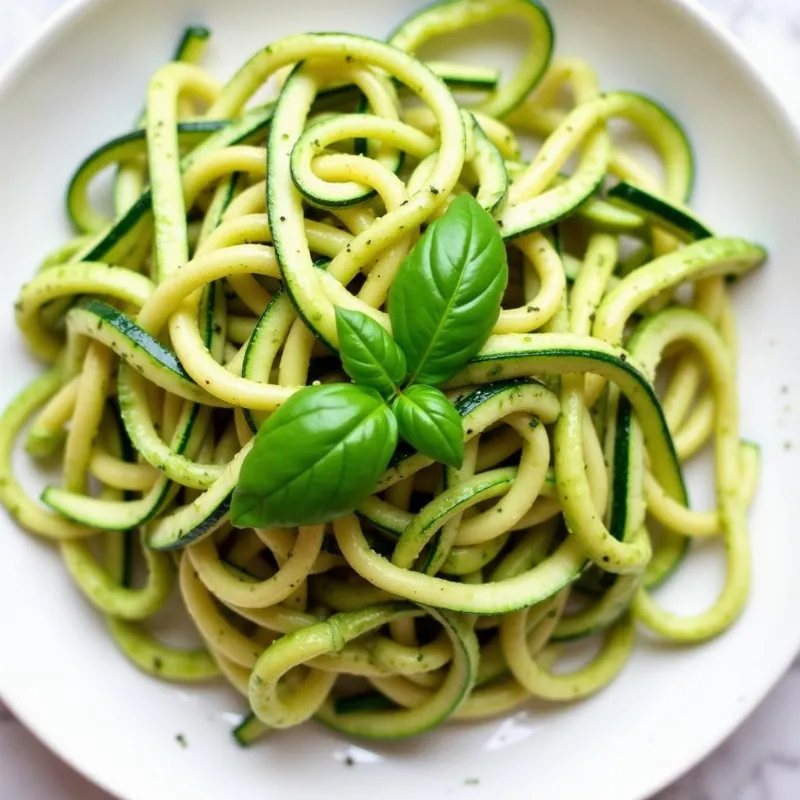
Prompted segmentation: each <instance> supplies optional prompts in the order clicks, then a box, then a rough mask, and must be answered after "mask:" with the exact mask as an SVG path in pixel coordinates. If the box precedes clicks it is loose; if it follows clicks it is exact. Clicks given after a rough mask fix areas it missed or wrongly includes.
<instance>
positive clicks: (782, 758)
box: [0, 0, 800, 800]
mask: <svg viewBox="0 0 800 800" xmlns="http://www.w3.org/2000/svg"><path fill="white" fill-rule="evenodd" d="M62 2H63V0H0V65H2V64H4V63H5V61H6V60H7V59H8V58H9V56H10V55H11V54H12V53H13V52H14V50H15V49H16V48H17V47H19V46H20V44H21V43H22V42H23V41H24V40H25V39H26V38H28V37H29V36H30V35H31V34H32V33H33V32H34V31H35V30H36V28H37V26H38V25H40V24H41V21H42V20H43V19H44V18H45V17H46V16H47V15H48V14H49V13H50V12H51V11H53V10H54V9H55V8H57V7H58V6H59V5H61V4H62ZM701 2H702V4H703V5H705V6H706V7H707V8H708V9H709V10H710V11H711V12H712V13H713V14H715V15H716V16H717V17H718V18H719V19H720V20H721V21H722V22H723V24H725V25H726V26H727V27H729V28H730V29H731V30H732V31H733V32H734V33H735V34H736V35H737V36H738V37H739V38H740V39H741V40H742V41H743V42H744V44H745V46H746V47H747V49H748V51H749V52H750V54H751V56H752V57H753V58H754V59H755V61H756V63H757V64H759V66H760V67H761V68H762V70H763V71H764V73H765V74H766V76H767V78H768V79H769V80H770V81H771V82H772V83H773V85H775V86H776V87H777V88H778V89H779V90H781V96H782V97H783V98H784V99H785V100H786V102H787V104H788V105H789V108H790V110H791V111H793V112H794V113H795V114H796V115H797V119H798V120H800V88H798V86H797V82H796V77H797V75H800V0H701ZM798 708H800V659H798V661H797V662H796V663H795V664H794V666H793V668H792V669H791V670H790V671H789V673H788V674H787V675H786V676H785V677H784V678H783V680H782V681H781V682H780V683H779V684H778V686H777V687H776V688H775V689H774V690H773V691H772V692H771V693H770V695H769V696H768V697H767V699H766V700H765V701H764V702H763V703H762V705H761V706H760V707H759V708H758V709H757V710H756V711H755V712H754V713H753V715H752V716H751V717H750V718H749V719H748V720H747V721H746V722H745V723H744V724H743V725H742V727H741V728H740V729H739V730H738V731H737V732H736V733H734V734H733V736H731V738H730V739H729V740H728V741H727V742H725V743H724V744H723V745H722V746H720V747H719V749H718V750H716V752H714V753H713V754H712V755H711V756H710V757H709V758H708V759H706V760H705V761H704V762H703V763H702V764H700V765H699V766H698V767H696V768H695V769H694V770H692V771H691V772H690V773H689V774H687V775H686V776H684V777H683V778H682V779H681V780H680V781H678V782H677V783H676V784H674V785H673V786H671V787H670V788H668V789H666V790H665V791H663V792H662V793H660V794H659V795H658V796H657V797H656V798H653V799H652V800H796V799H797V798H800V718H799V717H798V715H797V713H796V710H797V709H798ZM0 797H4V798H15V799H16V800H112V798H110V797H109V795H107V794H106V793H105V792H102V791H100V790H99V789H97V788H95V787H94V786H92V785H91V784H89V783H88V782H87V781H86V780H84V779H83V778H82V777H81V776H79V775H77V774H76V773H75V772H74V771H73V770H72V769H70V768H69V767H68V766H67V765H66V764H64V763H63V762H62V761H61V760H59V759H58V758H57V757H56V756H54V755H53V754H52V753H50V751H49V750H47V749H46V748H45V747H44V746H43V745H42V744H41V743H40V742H39V741H37V739H35V738H34V736H33V735H32V734H30V733H29V732H28V731H27V730H26V729H25V728H24V727H23V726H22V725H21V724H20V723H19V722H18V721H17V720H15V719H14V717H13V715H12V714H11V713H10V712H9V711H8V710H7V709H6V708H5V707H4V706H3V704H2V702H0Z"/></svg>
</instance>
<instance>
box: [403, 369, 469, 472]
mask: <svg viewBox="0 0 800 800" xmlns="http://www.w3.org/2000/svg"><path fill="white" fill-rule="evenodd" d="M392 411H394V415H395V416H396V417H397V425H398V428H399V429H400V435H401V436H402V437H403V438H404V439H405V440H406V441H407V442H408V443H409V444H410V445H411V446H412V447H416V449H417V450H419V452H420V453H424V454H425V455H426V456H429V457H430V458H435V459H436V460H437V461H442V462H443V463H445V464H449V465H450V466H451V467H460V466H461V463H462V462H463V460H464V431H463V427H462V423H461V415H460V414H459V413H458V411H456V409H455V406H454V405H453V404H452V403H451V402H450V401H449V400H448V399H447V397H445V395H443V394H442V393H441V392H440V391H439V390H438V389H434V388H433V386H425V385H424V384H416V385H415V386H409V388H408V389H406V390H405V391H404V392H403V393H402V394H401V395H399V396H398V398H397V399H396V400H395V401H394V403H393V404H392Z"/></svg>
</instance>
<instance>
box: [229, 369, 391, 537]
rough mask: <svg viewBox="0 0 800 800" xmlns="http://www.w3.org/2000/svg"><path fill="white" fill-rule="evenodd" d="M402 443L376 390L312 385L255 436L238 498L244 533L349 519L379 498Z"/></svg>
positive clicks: (235, 510) (234, 509) (238, 521)
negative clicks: (377, 487) (380, 481)
mask: <svg viewBox="0 0 800 800" xmlns="http://www.w3.org/2000/svg"><path fill="white" fill-rule="evenodd" d="M396 444H397V422H396V421H395V418H394V416H393V415H392V412H391V410H390V409H389V407H388V406H387V405H386V404H385V403H384V402H383V400H382V399H381V397H380V395H379V394H378V393H377V392H376V391H375V390H374V389H368V388H366V387H361V386H354V385H352V384H346V383H332V384H326V385H322V386H310V387H308V388H306V389H303V390H302V391H300V392H298V393H297V394H295V395H293V396H292V397H291V398H289V400H287V401H286V403H285V404H284V405H282V406H281V407H280V408H279V409H278V410H277V411H276V412H275V413H274V414H273V415H272V416H271V417H269V419H268V420H267V421H266V422H265V423H264V425H263V426H262V427H261V429H260V430H259V431H258V433H257V434H256V439H255V444H254V445H253V449H252V450H251V451H250V453H249V454H248V456H247V458H246V459H245V460H244V463H243V464H242V470H241V472H240V474H239V482H238V484H237V486H236V488H235V489H234V492H233V500H232V504H231V522H233V524H234V525H236V526H238V527H256V528H267V527H271V526H281V527H294V526H296V525H315V524H321V523H324V522H330V520H332V519H337V518H338V517H342V516H344V515H345V514H348V513H350V512H351V511H353V509H355V508H356V506H358V505H359V503H361V502H362V501H364V500H365V499H366V498H367V497H368V496H369V495H370V494H371V493H372V491H373V489H374V487H375V484H376V483H377V482H378V479H379V478H380V477H381V475H382V474H383V472H384V470H385V469H386V467H387V466H388V464H389V460H390V459H391V457H392V454H393V453H394V450H395V446H396Z"/></svg>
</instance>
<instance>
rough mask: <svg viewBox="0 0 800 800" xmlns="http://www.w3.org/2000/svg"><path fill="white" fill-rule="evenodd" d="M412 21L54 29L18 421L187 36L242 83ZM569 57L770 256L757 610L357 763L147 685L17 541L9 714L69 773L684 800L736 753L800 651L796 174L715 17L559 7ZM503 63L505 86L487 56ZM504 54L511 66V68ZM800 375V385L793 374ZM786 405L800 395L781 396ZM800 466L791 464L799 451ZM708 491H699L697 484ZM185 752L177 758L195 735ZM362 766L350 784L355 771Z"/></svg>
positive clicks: (757, 345) (7, 554) (275, 791)
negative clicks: (676, 133)
mask: <svg viewBox="0 0 800 800" xmlns="http://www.w3.org/2000/svg"><path fill="white" fill-rule="evenodd" d="M417 4H418V3H417V2H416V0H413V2H409V0H381V2H376V0H339V2H330V0H324V2H323V1H322V0H292V1H291V2H282V3H277V2H269V1H268V0H224V1H223V0H169V2H166V0H137V1H136V2H123V0H116V1H115V2H111V1H110V0H96V1H94V2H93V1H92V0H88V1H87V2H79V3H75V4H73V5H72V6H71V8H70V9H69V10H68V11H66V12H65V13H62V14H60V15H59V16H58V19H57V20H55V21H54V22H53V24H51V25H50V26H49V28H48V29H47V30H46V32H45V33H44V34H43V35H42V36H41V37H40V38H39V40H38V41H37V42H36V44H35V45H34V46H32V47H31V48H30V49H29V50H28V51H27V53H26V54H25V55H24V56H23V57H22V58H21V59H20V60H19V61H18V62H17V63H16V65H15V67H14V68H13V69H12V70H11V72H10V74H9V75H7V76H6V79H5V81H4V82H3V84H2V87H1V88H0V120H2V124H0V157H2V164H3V169H2V178H3V193H2V201H1V203H2V206H1V210H0V220H2V231H3V239H2V242H3V251H2V258H3V271H4V282H5V284H6V286H7V290H8V294H6V295H4V301H3V304H2V313H1V314H0V341H2V342H3V343H4V345H3V360H4V364H3V369H4V376H5V377H4V379H3V380H2V389H1V390H0V395H2V397H0V400H1V401H2V403H3V404H5V402H6V401H7V399H8V398H9V397H10V396H11V394H12V393H13V392H14V391H16V390H17V389H18V388H19V387H20V386H21V385H22V384H23V382H24V381H25V380H27V379H28V378H30V377H31V376H32V375H33V374H34V373H35V371H36V367H35V366H34V364H33V363H32V361H31V359H30V358H29V356H28V355H27V354H26V353H25V351H24V349H23V347H22V346H21V344H20V337H19V336H18V335H17V332H16V331H15V328H14V322H13V314H12V312H11V299H12V296H13V294H14V293H15V292H16V290H17V288H18V287H19V285H20V284H21V283H22V282H23V281H24V280H25V279H26V278H27V277H28V276H29V275H30V274H31V271H32V269H33V267H34V265H35V263H36V262H37V259H38V258H39V257H40V256H41V254H42V253H43V252H44V251H45V250H46V249H47V248H49V247H51V246H54V245H56V244H57V243H58V242H59V241H60V240H61V239H62V237H63V236H64V235H65V234H66V225H65V221H64V214H63V211H62V197H63V190H64V186H65V183H66V180H67V178H68V176H69V174H70V171H71V170H72V168H73V167H74V165H75V164H76V163H77V162H78V160H79V159H80V158H81V157H82V156H83V155H84V154H85V153H86V152H87V151H88V150H89V149H90V148H91V147H93V146H94V145H95V144H97V143H99V142H101V141H102V140H104V139H105V138H107V137H109V136H111V135H114V134H117V133H119V132H121V131H122V130H123V129H124V128H125V126H126V124H128V122H129V120H130V119H131V117H132V115H133V113H134V111H135V109H136V108H138V107H139V106H140V104H141V101H142V96H143V91H144V88H145V85H146V81H147V78H148V76H149V75H150V73H151V72H152V71H153V69H154V68H155V67H156V66H157V65H158V64H159V63H160V62H162V61H163V59H164V57H165V54H167V53H169V52H170V51H171V49H172V47H173V45H174V41H175V38H176V36H177V34H178V33H179V31H180V29H181V26H182V25H183V24H185V23H190V22H205V23H208V24H210V25H211V26H212V27H213V29H214V33H215V36H214V40H213V45H212V59H211V63H212V66H213V68H215V69H216V70H217V71H218V72H219V74H221V75H226V74H229V72H230V70H232V68H233V67H234V66H236V65H237V64H239V63H240V62H241V61H242V60H243V59H244V58H245V57H246V56H247V55H249V54H250V53H251V52H252V51H254V50H255V49H256V48H258V47H259V46H262V45H263V44H265V43H267V42H269V41H270V40H272V39H274V38H276V37H278V36H280V35H282V34H285V33H290V32H296V31H303V30H306V29H308V28H313V29H316V30H338V29H348V30H353V31H361V32H366V33H370V34H374V35H377V36H382V35H384V34H385V33H386V32H387V30H389V29H390V28H391V27H392V25H393V24H394V23H395V22H396V21H397V20H398V19H400V18H402V17H403V15H404V14H405V13H407V12H408V11H409V7H410V6H414V5H417ZM551 5H552V13H553V16H554V18H555V22H556V27H557V32H558V38H559V45H558V49H559V52H560V53H566V54H577V55H580V56H583V57H585V58H587V59H589V61H590V62H591V63H592V64H594V65H596V67H597V68H598V70H599V73H600V75H601V79H602V83H603V85H604V86H605V87H609V88H614V87H625V88H633V89H639V90H643V91H645V92H648V93H650V94H652V95H654V96H656V97H658V98H660V99H661V100H663V101H664V102H665V103H666V104H667V105H668V106H669V107H670V108H672V109H673V110H674V112H675V113H676V114H677V115H678V116H679V118H681V119H682V120H683V121H684V122H685V123H686V124H687V126H688V128H689V130H690V131H691V133H692V135H693V138H694V142H695V145H696V149H697V155H698V161H699V176H698V177H699V182H698V187H697V194H696V204H697V208H698V209H699V211H700V213H701V214H702V215H703V216H704V217H706V218H707V219H709V220H711V221H713V223H714V224H715V225H716V226H717V227H718V229H719V230H721V231H723V232H729V233H736V234H741V235H745V236H750V237H753V238H755V239H758V240H761V241H763V242H765V243H767V244H768V245H769V246H770V248H771V250H772V259H771V261H770V264H769V266H768V267H767V268H766V269H765V270H763V271H762V272H761V274H760V275H758V276H757V277H755V278H750V279H748V280H747V282H746V283H745V284H744V285H742V286H741V287H740V288H739V289H738V291H737V301H738V302H737V307H738V311H739V319H740V322H741V326H742V331H743V335H742V367H741V377H740V385H741V392H742V406H743V420H742V424H743V433H744V435H745V436H747V437H749V438H752V439H755V440H757V441H759V442H761V444H762V446H763V454H764V473H763V482H762V486H761V489H760V492H759V495H758V500H757V503H756V506H755V508H754V511H753V514H752V529H753V556H754V588H753V594H752V598H751V601H750V604H749V606H748V609H747V612H746V614H745V615H744V617H743V619H742V620H741V622H740V623H739V624H738V625H737V626H736V627H735V628H734V629H733V630H732V631H731V632H730V633H728V634H727V635H725V636H724V637H722V638H720V639H719V640H717V641H715V642H713V643H712V644H709V645H707V646H704V647H699V648H695V649H677V648H663V647H658V646H655V645H650V646H644V645H643V646H641V647H640V648H639V649H638V651H637V653H636V656H635V658H634V659H633V661H632V662H631V663H630V665H629V666H628V668H627V669H626V670H625V672H624V674H623V676H622V678H621V679H620V680H618V681H617V682H616V683H615V684H614V685H613V686H612V687H611V688H610V689H609V690H608V691H606V692H604V693H602V694H601V695H600V696H598V697H596V698H594V699H592V700H589V701H587V702H583V703H579V704H576V705H574V706H570V707H565V708H552V709H544V708H531V709H530V710H527V711H523V712H521V713H519V714H517V715H515V716H514V717H513V718H511V719H507V720H502V721H494V722H489V723H485V724H482V725H471V726H465V725H461V726H456V727H448V728H446V729H445V730H443V731H441V732H439V733H436V734H434V735H431V736H429V737H426V738H424V739H422V740H420V741H412V742H408V743H405V744H400V745H392V744H386V745H384V744H381V745H375V746H373V745H364V744H363V743H361V745H357V744H351V743H349V742H346V741H343V740H342V739H340V738H338V737H336V736H334V735H332V734H330V733H327V732H325V731H323V730H321V729H319V728H317V727H314V726H313V725H312V726H308V727H305V728H303V729H302V730H299V731H294V732H290V733H286V734H281V735H278V736H275V737H274V738H273V739H272V740H271V741H270V742H269V743H268V744H266V745H265V746H263V747H259V748H258V749H256V750H254V751H242V750H239V749H237V747H236V746H235V745H234V744H233V743H232V741H231V738H230V736H229V733H228V731H229V728H230V726H231V723H232V722H233V721H235V719H236V718H237V716H238V714H239V713H240V706H239V701H238V700H237V699H236V698H235V697H234V696H233V695H232V694H231V693H229V692H228V691H226V690H225V689H223V688H211V689H208V688H207V689H202V690H197V689H189V688H187V689H182V688H178V689H176V688H174V687H171V686H167V685H164V684H162V683H159V682H156V681H153V680H150V679H148V678H146V677H144V676H142V675H140V674H139V673H138V672H136V671H135V670H134V669H133V668H132V667H130V666H129V665H128V664H127V663H126V662H125V661H124V660H123V659H122V657H121V656H119V655H118V653H117V652H116V651H115V649H114V647H113V646H112V644H111V643H110V642H109V640H108V638H107V636H106V635H105V632H104V630H103V626H102V623H101V621H100V620H99V618H98V616H97V614H95V613H94V612H93V611H92V610H90V609H89V608H88V606H87V605H86V603H84V602H83V600H82V599H81V597H79V596H78V594H77V592H76V591H75V589H74V588H73V586H72V585H71V583H70V581H69V580H68V579H67V577H66V575H65V572H64V569H63V567H62V566H61V564H60V562H59V559H58V556H57V554H56V553H55V552H53V551H52V550H51V549H50V548H49V547H47V546H45V545H43V544H41V543H39V542H37V541H34V540H33V539H32V538H30V537H27V536H25V535H24V534H22V533H21V532H20V531H18V530H17V529H16V527H15V526H14V524H13V523H12V522H10V521H9V520H7V519H6V518H5V517H2V518H0V618H1V619H2V622H0V690H1V691H2V694H3V696H4V698H5V699H6V700H7V701H8V703H9V704H10V705H11V707H12V708H13V709H14V710H15V711H16V712H17V713H18V714H19V715H20V717H21V718H22V719H23V720H24V721H25V722H26V723H27V724H28V725H30V726H31V728H32V729H33V730H34V731H35V732H36V733H37V734H38V735H39V736H41V738H42V739H43V740H44V741H45V742H46V743H48V744H49V745H50V746H51V747H52V748H53V749H54V750H55V751H56V752H58V753H59V754H60V755H61V756H63V757H64V758H65V759H67V760H68V761H69V762H70V763H71V764H73V765H74V766H75V767H76V768H78V769H80V770H82V771H83V772H85V773H86V774H87V775H88V776H89V777H91V778H92V779H94V780H95V781H97V782H98V783H99V784H101V785H103V786H104V787H106V788H108V789H109V790H110V791H112V792H115V793H116V794H118V795H120V796H122V797H125V798H130V799H131V800H160V798H167V797H169V798H171V800H205V799H206V798H222V797H254V796H256V797H269V798H279V797H291V798H306V797H322V796H323V795H324V796H337V794H338V795H339V796H348V797H353V798H361V797H370V798H372V797H374V796H375V794H376V793H377V792H379V793H380V796H381V798H382V800H393V799H394V798H403V799H404V800H405V798H407V797H409V796H414V795H416V796H417V797H433V796H439V795H440V794H441V795H447V796H453V797H462V796H463V797H465V798H493V799H494V800H496V799H497V798H503V797H512V796H513V797H519V796H524V797H542V798H548V799H549V800H571V798H586V797H591V798H592V799H593V800H634V798H642V797H644V796H646V795H648V794H650V793H651V792H653V791H655V790H657V789H658V788H660V787H661V786H663V785H665V784H666V783H667V782H668V781H669V780H671V779H673V778H675V777H676V776H677V775H678V774H679V773H681V772H683V771H684V770H686V769H687V768H688V767H689V766H691V765H692V764H693V763H695V762H696V761H697V760H699V759H700V758H701V757H702V756H703V755H705V754H706V753H707V752H708V751H709V750H710V749H711V748H712V747H714V746H715V745H716V744H717V743H719V742H720V741H721V740H722V739H723V737H725V736H726V735H727V734H729V733H730V732H731V731H732V730H733V729H734V727H735V726H736V725H737V724H738V723H739V722H740V721H741V720H742V719H743V718H744V716H745V715H746V714H747V713H748V712H749V711H750V710H751V709H752V708H753V706H754V705H755V704H756V703H757V702H758V701H759V700H760V699H761V697H762V696H763V695H764V693H765V692H766V691H767V690H768V689H769V688H770V686H772V684H773V683H774V682H775V681H776V680H777V678H778V676H779V675H780V674H781V673H782V672H783V670H784V669H785V667H786V666H787V665H788V664H789V662H790V660H791V658H792V656H793V655H794V654H795V652H796V651H797V649H798V644H800V626H798V625H797V622H796V612H797V609H798V608H800V581H799V580H798V579H797V575H796V565H797V563H798V562H799V561H800V536H798V535H797V532H796V530H795V522H796V520H795V519H794V516H793V513H792V512H793V510H794V500H795V498H796V493H797V485H796V476H797V474H798V473H800V437H799V436H798V427H799V426H798V417H797V416H796V412H795V411H794V410H793V409H794V408H796V405H797V400H798V392H800V383H798V378H797V372H798V368H800V358H798V355H797V354H798V345H797V341H798V339H800V314H799V313H798V309H797V303H798V299H800V277H798V275H799V274H800V273H799V272H798V268H797V263H796V258H797V251H796V243H797V233H798V222H797V207H798V199H800V198H799V197H798V188H797V187H800V150H799V149H798V141H797V138H796V135H795V133H793V132H792V130H791V129H790V125H789V124H788V123H787V121H786V119H785V117H784V116H783V115H782V112H781V111H780V109H779V107H778V105H777V103H776V102H775V100H774V99H773V98H772V97H771V96H770V93H769V92H768V91H767V90H766V89H765V88H764V86H763V85H762V83H760V82H759V80H758V79H757V78H756V77H755V76H754V74H753V72H752V70H751V69H750V67H749V66H748V65H747V64H746V62H745V61H744V58H743V56H742V55H741V53H740V52H739V51H738V50H737V49H736V48H735V47H734V46H733V45H732V44H731V43H730V42H729V41H727V40H726V38H725V36H724V35H723V34H721V33H720V32H719V31H717V30H715V29H714V28H713V26H712V25H711V24H710V23H709V22H708V20H707V19H706V18H704V17H703V16H702V15H701V14H700V13H699V12H696V11H694V10H693V9H692V8H690V7H688V6H686V5H684V4H683V3H678V2H668V1H667V0H603V2H598V0H558V1H557V2H556V0H552V2H551ZM486 47H487V50H486V53H485V54H484V60H485V63H498V64H502V63H506V61H507V57H508V55H507V53H504V52H503V50H504V48H502V47H501V48H499V49H498V48H494V49H493V48H492V47H491V46H490V45H488V44H487V46H486ZM506 49H507V48H506ZM790 370H793V373H790ZM782 386H786V387H788V389H787V391H788V394H784V393H782V391H781V387H782ZM789 442H793V444H794V447H793V448H792V449H785V445H786V443H789ZM700 479H701V480H702V476H701V477H700ZM718 557H719V554H718V553H716V552H715V551H713V550H710V551H708V552H707V553H705V554H704V555H703V556H702V557H701V558H700V559H698V560H697V561H696V565H695V567H693V568H692V569H690V570H688V573H687V574H686V575H684V576H683V577H682V578H680V579H678V580H676V581H675V582H674V584H673V585H671V586H670V588H669V589H668V590H667V591H666V592H665V593H664V594H665V596H666V599H667V600H668V601H669V602H670V603H671V604H672V605H673V606H674V607H675V608H691V609H696V608H699V607H700V606H701V605H702V603H704V602H706V601H708V600H709V599H710V598H711V596H712V595H713V591H714V590H715V588H716V587H717V586H718V585H719V576H720V570H719V568H718V563H717V561H716V560H715V559H718ZM179 733H181V734H183V735H184V736H185V739H186V742H187V746H186V748H182V747H181V746H180V745H179V744H178V743H177V741H176V734H179ZM351 760H352V762H354V765H353V766H348V765H347V764H348V763H349V762H350V761H351Z"/></svg>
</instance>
